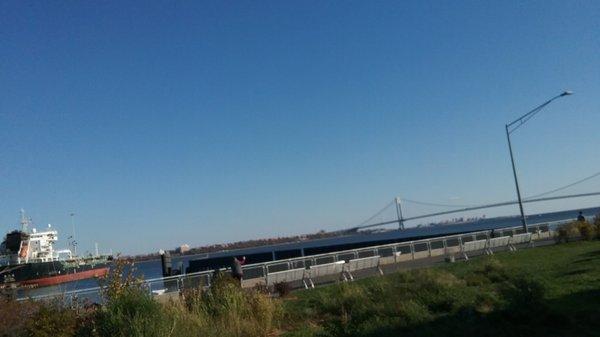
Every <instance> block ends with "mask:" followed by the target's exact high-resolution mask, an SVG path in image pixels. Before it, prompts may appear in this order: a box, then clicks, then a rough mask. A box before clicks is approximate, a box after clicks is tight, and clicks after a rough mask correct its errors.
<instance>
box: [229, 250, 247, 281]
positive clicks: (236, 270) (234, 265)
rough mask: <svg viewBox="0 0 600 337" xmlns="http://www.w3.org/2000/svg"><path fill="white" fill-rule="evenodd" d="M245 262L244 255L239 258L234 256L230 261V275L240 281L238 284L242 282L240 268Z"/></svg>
mask: <svg viewBox="0 0 600 337" xmlns="http://www.w3.org/2000/svg"><path fill="white" fill-rule="evenodd" d="M245 263H246V257H245V256H243V257H242V258H241V259H238V258H237V257H235V256H234V257H233V260H232V261H231V276H233V278H235V279H237V280H238V281H239V282H240V286H241V284H242V279H243V278H244V270H243V269H242V266H243V265H244V264H245Z"/></svg>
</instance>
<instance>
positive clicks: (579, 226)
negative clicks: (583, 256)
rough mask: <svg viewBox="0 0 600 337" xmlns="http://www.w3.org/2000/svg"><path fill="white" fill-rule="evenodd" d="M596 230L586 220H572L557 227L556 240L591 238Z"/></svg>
mask: <svg viewBox="0 0 600 337" xmlns="http://www.w3.org/2000/svg"><path fill="white" fill-rule="evenodd" d="M596 233H597V231H596V230H595V228H594V226H592V224H590V223H589V222H587V221H573V222H570V223H568V224H564V225H562V226H559V227H558V235H557V236H556V241H557V242H559V243H560V242H569V241H572V240H574V239H576V238H579V237H581V238H583V239H584V240H592V239H593V238H594V236H595V235H596Z"/></svg>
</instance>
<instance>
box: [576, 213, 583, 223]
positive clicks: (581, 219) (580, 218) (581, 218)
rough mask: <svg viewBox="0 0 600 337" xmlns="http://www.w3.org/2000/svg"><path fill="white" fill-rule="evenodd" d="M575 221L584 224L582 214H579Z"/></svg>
mask: <svg viewBox="0 0 600 337" xmlns="http://www.w3.org/2000/svg"><path fill="white" fill-rule="evenodd" d="M577 221H579V222H585V217H584V216H583V212H579V215H578V216H577Z"/></svg>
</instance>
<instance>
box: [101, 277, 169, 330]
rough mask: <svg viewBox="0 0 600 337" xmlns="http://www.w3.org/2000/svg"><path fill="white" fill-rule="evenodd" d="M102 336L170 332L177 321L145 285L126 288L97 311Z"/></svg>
mask: <svg viewBox="0 0 600 337" xmlns="http://www.w3.org/2000/svg"><path fill="white" fill-rule="evenodd" d="M95 328H96V331H97V333H98V335H99V336H107V337H108V336H123V337H125V336H145V337H150V336H157V337H158V336H167V335H168V334H169V331H171V330H172V329H173V321H172V320H171V319H170V317H169V316H168V315H166V313H165V311H164V310H163V307H162V305H161V304H160V303H158V302H156V301H155V300H154V299H153V298H152V296H151V295H150V294H148V293H147V292H145V291H143V290H142V289H136V288H129V289H123V290H122V291H120V292H119V295H118V296H114V297H112V298H110V300H109V301H108V303H107V304H106V305H105V306H104V307H102V308H101V309H100V310H98V311H97V312H96V316H95Z"/></svg>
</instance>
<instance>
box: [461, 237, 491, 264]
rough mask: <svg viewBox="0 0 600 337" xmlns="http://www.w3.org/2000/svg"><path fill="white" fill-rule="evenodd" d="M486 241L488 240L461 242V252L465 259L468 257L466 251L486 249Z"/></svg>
mask: <svg viewBox="0 0 600 337" xmlns="http://www.w3.org/2000/svg"><path fill="white" fill-rule="evenodd" d="M487 241H488V240H475V241H469V242H465V243H463V244H462V250H461V252H462V254H463V256H464V257H465V259H466V260H468V259H469V256H468V255H467V253H469V252H475V251H480V250H484V249H486V247H487Z"/></svg>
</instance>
